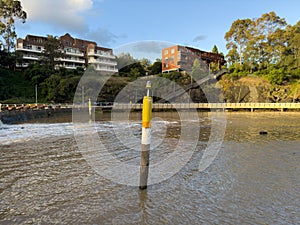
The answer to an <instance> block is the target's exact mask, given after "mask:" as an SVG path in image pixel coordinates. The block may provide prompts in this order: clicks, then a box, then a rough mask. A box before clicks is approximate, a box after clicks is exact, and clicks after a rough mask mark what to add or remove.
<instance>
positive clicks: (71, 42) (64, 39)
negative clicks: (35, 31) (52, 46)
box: [16, 33, 118, 73]
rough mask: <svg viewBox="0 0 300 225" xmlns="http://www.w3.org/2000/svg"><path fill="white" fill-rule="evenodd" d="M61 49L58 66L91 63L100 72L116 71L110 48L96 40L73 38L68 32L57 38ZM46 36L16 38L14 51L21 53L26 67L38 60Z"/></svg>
mask: <svg viewBox="0 0 300 225" xmlns="http://www.w3.org/2000/svg"><path fill="white" fill-rule="evenodd" d="M58 39H59V41H60V44H61V51H62V52H63V53H64V56H63V57H61V58H59V59H57V61H59V63H58V67H63V68H67V69H76V68H77V67H83V68H86V67H87V66H89V65H92V66H93V67H94V68H95V70H97V71H102V72H110V73H116V72H118V69H117V61H116V56H114V54H113V51H112V49H110V48H104V47H100V46H97V43H96V42H93V41H88V40H82V39H78V38H73V37H72V36H71V35H70V34H68V33H67V34H65V35H63V36H60V37H59V38H58ZM46 41H47V37H42V36H35V35H27V36H26V37H25V39H22V38H18V40H17V45H16V52H20V53H22V58H23V62H22V65H20V64H17V66H18V67H27V66H28V65H29V64H30V63H33V62H38V61H40V59H41V57H42V54H43V51H44V49H45V48H44V46H45V43H46Z"/></svg>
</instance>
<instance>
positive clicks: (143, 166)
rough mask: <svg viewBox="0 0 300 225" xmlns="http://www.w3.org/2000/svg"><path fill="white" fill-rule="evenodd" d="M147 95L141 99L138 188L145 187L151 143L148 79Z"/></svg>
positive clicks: (149, 86)
mask: <svg viewBox="0 0 300 225" xmlns="http://www.w3.org/2000/svg"><path fill="white" fill-rule="evenodd" d="M146 88H147V89H148V90H147V96H145V97H144V99H143V111H142V152H141V162H140V189H146V188H147V182H148V172H149V155H150V144H151V118H152V98H151V97H150V96H149V89H150V88H151V83H150V81H148V82H147V85H146Z"/></svg>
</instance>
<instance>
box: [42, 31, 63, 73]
mask: <svg viewBox="0 0 300 225" xmlns="http://www.w3.org/2000/svg"><path fill="white" fill-rule="evenodd" d="M63 56H64V53H62V51H61V43H60V41H59V40H58V39H57V37H53V36H52V35H48V37H47V41H46V43H45V44H44V51H43V54H42V58H41V61H42V63H43V64H45V65H47V66H48V67H49V68H50V69H51V70H52V71H54V69H55V67H56V65H58V64H59V63H60V62H59V61H58V60H56V59H59V58H61V57H63Z"/></svg>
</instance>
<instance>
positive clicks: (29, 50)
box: [16, 46, 43, 53]
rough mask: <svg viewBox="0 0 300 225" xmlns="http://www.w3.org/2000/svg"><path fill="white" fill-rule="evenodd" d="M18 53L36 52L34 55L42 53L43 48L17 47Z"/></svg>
mask: <svg viewBox="0 0 300 225" xmlns="http://www.w3.org/2000/svg"><path fill="white" fill-rule="evenodd" d="M16 51H23V52H34V53H42V51H43V49H42V48H32V47H31V48H30V47H18V46H17V47H16Z"/></svg>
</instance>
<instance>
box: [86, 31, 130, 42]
mask: <svg viewBox="0 0 300 225" xmlns="http://www.w3.org/2000/svg"><path fill="white" fill-rule="evenodd" d="M124 37H126V36H125V35H116V34H113V33H112V32H111V31H109V30H108V29H106V28H97V29H96V30H91V31H89V32H88V33H87V34H86V35H85V38H87V39H89V40H94V41H96V42H97V43H98V44H99V45H100V46H109V45H110V44H111V43H115V42H116V41H117V39H119V38H124Z"/></svg>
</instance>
